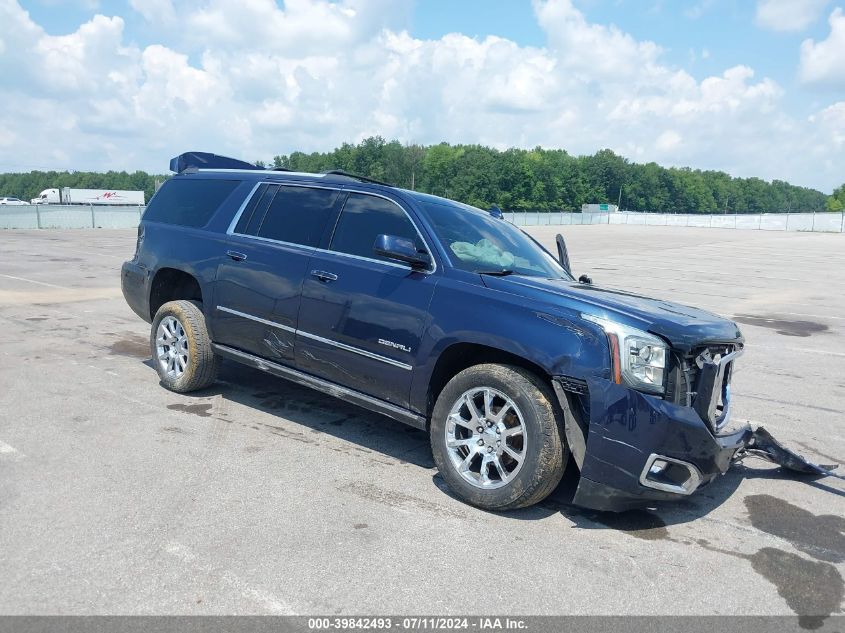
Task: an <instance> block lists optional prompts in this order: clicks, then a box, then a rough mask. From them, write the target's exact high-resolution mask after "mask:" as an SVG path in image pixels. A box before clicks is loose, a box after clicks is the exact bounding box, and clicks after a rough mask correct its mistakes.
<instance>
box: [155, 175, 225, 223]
mask: <svg viewBox="0 0 845 633" xmlns="http://www.w3.org/2000/svg"><path fill="white" fill-rule="evenodd" d="M239 184H240V181H239V180H205V179H199V178H197V179H181V178H172V179H170V180H168V181H167V182H166V183H164V185H162V187H161V189H159V191H158V193H156V195H155V196H153V199H152V200H151V201H150V204H149V206H147V210H146V211H145V212H144V220H151V221H153V222H164V223H166V224H179V225H181V226H192V227H199V226H205V225H206V224H208V221H209V220H210V219H211V216H212V215H214V212H215V211H217V208H218V207H219V206H220V205H221V204H222V202H223V201H224V200H225V199H226V198H228V197H229V194H231V193H232V192H233V191H234V190H235V187H237V186H238V185H239Z"/></svg>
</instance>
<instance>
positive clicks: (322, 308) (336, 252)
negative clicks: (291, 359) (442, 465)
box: [296, 192, 437, 407]
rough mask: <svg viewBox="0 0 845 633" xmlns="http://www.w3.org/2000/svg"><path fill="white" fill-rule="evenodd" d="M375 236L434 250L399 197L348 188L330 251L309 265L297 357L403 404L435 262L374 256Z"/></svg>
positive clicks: (319, 371) (326, 374) (310, 368)
mask: <svg viewBox="0 0 845 633" xmlns="http://www.w3.org/2000/svg"><path fill="white" fill-rule="evenodd" d="M379 234H386V235H397V236H399V237H405V238H408V239H410V240H413V241H414V242H415V243H416V244H417V248H418V249H419V250H422V251H425V252H428V253H429V254H430V255H431V254H432V253H431V251H430V249H428V248H427V247H426V245H425V242H424V240H423V238H422V237H421V235H420V233H419V231H418V230H417V228H416V226H415V225H414V223H413V222H412V220H411V219H410V217H409V216H408V214H407V213H406V212H405V210H404V209H403V208H402V207H401V206H400V205H399V204H398V203H397V202H395V201H393V200H391V199H389V198H386V197H383V196H377V195H372V194H367V193H359V192H350V193H349V196H348V198H347V200H346V202H345V204H344V207H343V210H342V211H341V214H340V217H339V218H338V221H337V224H336V227H335V230H334V234H333V236H332V238H331V242H330V244H329V247H328V250H321V251H318V252H315V253H314V256H313V257H312V259H311V261H310V263H309V265H308V274H307V276H306V278H305V283H304V285H303V290H302V306H301V308H300V316H299V326H298V332H297V337H296V362H297V366H298V367H299V368H301V369H303V370H304V371H307V372H309V373H311V374H315V375H317V376H320V377H322V378H326V379H328V380H331V381H332V382H336V383H339V384H341V385H344V386H347V387H350V388H353V389H355V390H357V391H361V392H363V393H366V394H369V395H371V396H375V397H377V398H381V399H382V400H386V401H388V402H392V403H394V404H397V405H399V406H403V407H405V406H407V405H408V395H409V391H410V385H411V374H412V370H413V365H414V359H415V358H416V354H417V351H418V349H419V346H420V338H421V336H422V332H423V328H424V327H425V324H426V322H427V317H428V306H429V303H430V302H431V297H432V294H433V292H434V286H435V283H436V279H437V276H436V275H434V274H432V273H433V272H434V269H433V267H432V270H429V271H414V270H411V268H410V267H409V266H407V265H405V264H400V263H397V262H394V261H391V260H388V259H386V258H384V257H382V256H380V255H377V254H376V253H375V252H374V251H373V244H374V242H375V240H376V237H377V236H378V235H379ZM432 261H433V260H432Z"/></svg>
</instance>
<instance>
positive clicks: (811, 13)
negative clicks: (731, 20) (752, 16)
mask: <svg viewBox="0 0 845 633" xmlns="http://www.w3.org/2000/svg"><path fill="white" fill-rule="evenodd" d="M829 3H830V0H757V16H756V21H757V24H758V25H759V26H761V27H762V28H765V29H770V30H772V31H803V30H804V29H806V28H807V27H808V26H810V25H811V24H812V23H813V22H815V21H816V20H817V19H818V17H819V16H820V15H821V12H822V10H823V9H824V8H825V7H826V6H827V5H828V4H829Z"/></svg>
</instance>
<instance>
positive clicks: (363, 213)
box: [329, 193, 426, 261]
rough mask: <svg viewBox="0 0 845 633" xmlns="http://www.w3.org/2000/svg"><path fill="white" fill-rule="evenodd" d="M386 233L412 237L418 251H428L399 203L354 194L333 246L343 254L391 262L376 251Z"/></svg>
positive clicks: (343, 215) (343, 212)
mask: <svg viewBox="0 0 845 633" xmlns="http://www.w3.org/2000/svg"><path fill="white" fill-rule="evenodd" d="M382 234H384V235H395V236H397V237H404V238H407V239H409V240H412V241H413V242H414V243H415V244H416V245H417V250H419V251H420V252H422V253H425V252H426V250H425V248H424V246H423V244H422V242H421V240H420V236H419V235H418V234H417V231H416V229H415V228H414V225H413V223H412V222H411V220H410V218H408V215H407V214H406V213H405V211H403V210H402V208H401V207H400V206H399V205H397V204H395V203H393V202H391V201H390V200H385V199H384V198H378V197H376V196H368V195H366V194H362V193H350V194H349V198H348V199H347V200H346V204H345V205H344V206H343V211H342V212H341V214H340V219H339V220H338V222H337V226H336V227H335V231H334V236H333V237H332V243H331V246H330V247H329V248H330V250H333V251H337V252H339V253H347V254H349V255H357V256H359V257H368V258H370V259H383V260H385V261H391V260H389V259H388V258H386V257H383V256H381V255H377V254H376V253H375V252H374V251H373V245H374V244H375V241H376V238H377V237H378V236H379V235H382Z"/></svg>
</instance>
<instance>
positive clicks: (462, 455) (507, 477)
mask: <svg viewBox="0 0 845 633" xmlns="http://www.w3.org/2000/svg"><path fill="white" fill-rule="evenodd" d="M446 450H447V451H448V453H449V459H450V460H451V461H452V465H453V466H454V467H455V470H457V471H458V473H459V474H460V475H461V477H463V478H464V479H465V480H466V481H467V482H469V483H470V484H472V485H473V486H476V487H477V488H484V489H492V488H501V487H502V486H504V485H506V484H508V483H509V482H510V481H511V480H512V479H513V478H514V477H516V475H517V473H518V472H519V470H520V468H522V464H523V463H524V462H525V456H526V455H527V453H526V451H527V450H528V436H527V433H526V432H525V423H524V422H523V417H522V413H520V411H519V408H518V407H517V406H516V404H514V402H513V400H511V399H510V398H508V397H507V396H506V395H505V394H503V393H502V392H501V391H498V390H496V389H493V388H492V387H476V388H474V389H470V390H469V391H466V392H464V394H463V395H462V396H461V397H460V398H458V399H457V400H456V401H455V404H453V405H452V409H451V411H450V412H449V417H448V419H447V420H446Z"/></svg>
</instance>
